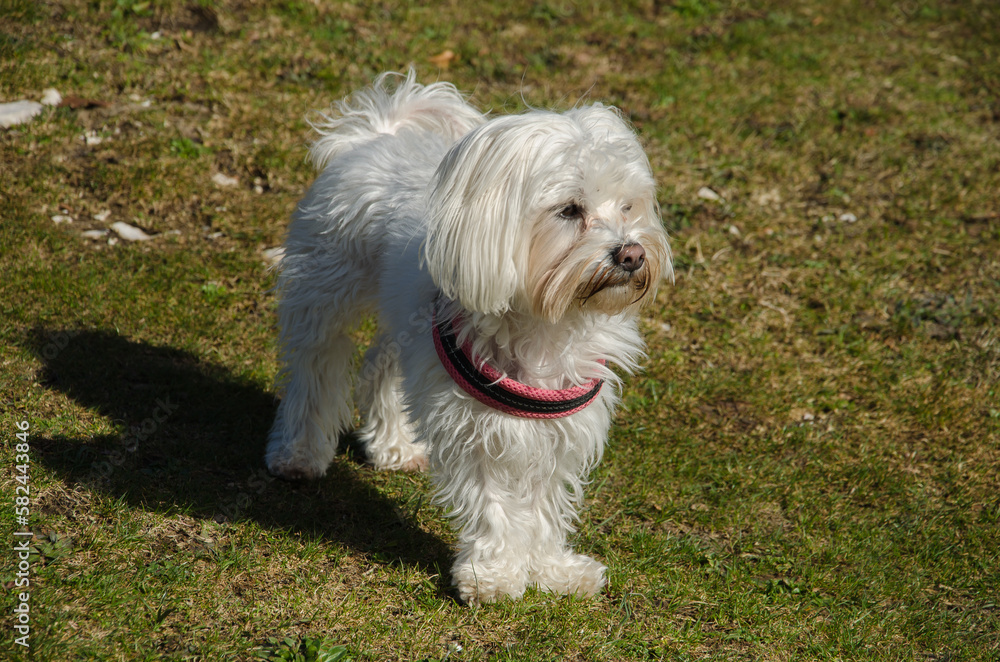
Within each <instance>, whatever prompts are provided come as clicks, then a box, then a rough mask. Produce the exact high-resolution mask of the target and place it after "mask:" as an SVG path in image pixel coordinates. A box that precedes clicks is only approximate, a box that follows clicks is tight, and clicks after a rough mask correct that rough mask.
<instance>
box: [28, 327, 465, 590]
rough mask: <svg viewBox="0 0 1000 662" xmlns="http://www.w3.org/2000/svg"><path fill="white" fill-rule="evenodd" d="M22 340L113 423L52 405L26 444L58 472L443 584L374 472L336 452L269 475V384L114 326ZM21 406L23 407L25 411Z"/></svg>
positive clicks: (436, 544) (111, 491) (59, 381)
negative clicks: (307, 477)
mask: <svg viewBox="0 0 1000 662" xmlns="http://www.w3.org/2000/svg"><path fill="white" fill-rule="evenodd" d="M27 343H28V346H29V348H30V349H31V351H33V352H34V353H35V354H36V355H37V356H38V357H39V358H40V359H41V361H42V362H43V364H44V369H43V373H42V375H41V378H40V380H39V381H40V382H41V384H42V385H43V386H45V387H46V388H49V389H52V390H55V391H59V392H61V393H64V394H65V395H67V396H68V397H70V398H71V399H72V400H73V401H75V402H76V403H77V404H78V405H80V406H81V407H82V408H84V409H85V410H89V411H91V412H95V413H97V414H99V415H101V416H103V417H105V418H107V419H111V420H112V421H114V422H115V424H116V427H118V428H120V429H121V430H122V433H121V434H111V435H102V436H93V435H91V434H89V433H86V432H72V430H74V429H80V428H84V427H87V424H86V423H85V422H83V423H81V422H79V421H77V420H73V419H74V418H75V417H74V416H64V415H63V416H61V415H53V416H52V418H53V419H54V420H55V421H57V423H56V425H61V426H62V427H63V428H64V429H67V430H71V432H65V433H60V434H54V435H37V434H33V435H32V437H31V440H32V446H31V448H32V453H33V459H34V461H36V462H40V463H42V464H44V465H45V466H46V467H47V468H49V469H51V470H52V471H54V472H55V473H56V474H57V475H59V476H60V477H61V478H62V479H63V480H64V481H66V482H68V483H74V484H83V485H86V486H87V487H88V488H89V489H92V490H96V491H100V492H104V493H106V494H108V495H109V496H111V497H114V498H115V499H117V500H121V501H123V502H124V503H125V504H127V505H128V506H129V507H133V508H144V509H151V510H155V511H157V512H162V513H166V514H174V513H178V512H182V513H186V514H188V515H192V516H194V517H200V518H212V519H215V520H217V521H223V520H225V521H233V520H239V519H252V520H254V521H256V522H257V523H259V524H260V525H261V526H264V527H268V528H276V529H282V530H285V531H289V532H293V533H298V534H302V535H306V536H315V537H319V538H322V539H325V540H330V541H335V542H338V543H341V544H343V545H345V546H347V547H349V548H351V549H352V550H355V551H359V552H362V553H364V554H365V555H367V556H369V557H370V558H372V559H373V560H375V561H376V562H380V563H386V564H402V565H407V566H412V567H416V568H419V569H422V570H425V571H427V572H429V573H436V574H437V575H438V577H439V579H438V582H439V587H440V589H441V591H442V592H443V593H449V590H448V589H447V588H446V587H445V586H444V584H443V583H441V582H442V580H441V579H440V577H441V575H442V573H441V572H440V568H441V567H442V566H443V565H445V564H446V563H447V562H448V558H449V556H450V552H449V549H448V546H447V545H446V544H445V542H444V541H442V540H441V539H440V538H439V537H437V536H436V535H433V534H431V533H428V532H427V531H424V530H423V529H421V528H420V527H419V526H418V525H417V524H416V522H415V521H414V518H413V515H412V513H407V512H406V510H407V508H405V507H401V504H400V503H399V502H397V501H394V500H393V499H391V498H389V497H387V496H385V495H383V494H382V493H381V492H380V491H379V490H378V489H376V488H375V487H374V486H373V485H372V483H371V482H368V481H367V480H366V479H368V478H373V477H374V472H369V470H368V469H366V468H362V467H360V466H359V465H358V462H350V461H345V459H344V458H338V459H337V460H335V461H334V463H333V465H332V466H331V467H330V469H329V470H328V472H327V475H326V477H325V478H323V479H321V480H318V481H312V482H305V483H289V482H285V481H282V480H277V479H275V478H273V477H271V476H270V475H268V473H267V471H266V470H265V469H264V466H263V451H264V442H265V439H266V437H267V432H268V429H269V428H270V425H271V421H272V420H273V418H274V411H275V407H276V403H275V400H274V396H273V394H271V393H268V392H267V391H265V390H263V389H261V388H260V387H258V386H257V385H254V384H251V383H250V382H249V380H243V379H240V378H237V377H236V376H234V375H233V374H231V373H230V372H228V371H227V370H226V369H224V368H221V367H219V366H215V365H211V364H207V363H206V362H204V361H202V360H199V359H198V358H197V357H195V356H194V355H192V354H190V353H188V352H185V351H182V350H178V349H173V348H169V347H157V346H154V345H150V344H146V343H141V342H133V341H130V340H128V339H126V338H122V337H121V336H118V335H116V334H114V333H109V332H104V331H76V330H69V329H44V328H36V329H35V330H33V331H32V332H31V333H30V334H29V336H28V338H27ZM23 413H24V414H25V415H26V416H27V417H28V418H29V419H30V413H31V412H23ZM60 419H62V420H61V422H59V421H60ZM341 445H342V446H343V445H344V444H343V443H342V444H341ZM347 452H348V454H351V453H353V454H354V455H355V456H357V455H358V453H357V450H356V449H355V450H353V451H352V450H348V451H347ZM424 502H426V501H424ZM418 503H419V501H418ZM54 507H56V508H58V505H55V506H54Z"/></svg>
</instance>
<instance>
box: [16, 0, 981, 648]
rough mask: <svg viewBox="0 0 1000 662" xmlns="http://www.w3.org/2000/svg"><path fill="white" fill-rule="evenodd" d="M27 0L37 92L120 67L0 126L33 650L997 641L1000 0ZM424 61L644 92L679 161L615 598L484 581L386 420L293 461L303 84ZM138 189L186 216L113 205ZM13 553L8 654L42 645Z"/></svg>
mask: <svg viewBox="0 0 1000 662" xmlns="http://www.w3.org/2000/svg"><path fill="white" fill-rule="evenodd" d="M0 15H2V16H3V17H4V20H3V21H0V101H11V100H15V99H19V98H30V99H38V98H40V97H41V94H42V91H43V90H44V89H45V88H47V87H55V88H57V89H59V90H60V92H62V94H63V95H64V96H66V97H69V96H72V97H75V98H77V99H78V100H83V101H84V102H83V103H77V104H74V105H75V106H76V107H61V108H57V109H47V110H45V111H44V112H43V113H42V115H40V116H39V117H38V118H36V119H35V120H34V121H33V122H31V123H30V124H26V125H22V126H18V127H13V128H11V129H7V130H3V131H2V133H0V219H2V220H0V246H2V249H0V313H2V316H0V320H2V323H0V339H2V342H0V364H2V370H0V399H2V401H3V407H2V413H0V438H2V439H3V448H4V454H3V458H4V463H3V465H2V466H0V482H2V483H3V495H4V498H3V506H2V510H0V521H2V523H3V526H2V527H0V532H2V533H3V535H4V536H8V533H9V532H12V531H14V530H16V529H17V528H18V527H16V522H15V519H14V517H15V511H14V507H15V503H16V501H15V499H16V495H15V487H16V486H17V485H19V483H18V481H17V476H18V470H17V469H16V468H15V467H16V460H15V456H16V446H15V444H16V441H17V439H16V438H15V436H14V435H15V433H16V432H17V428H16V423H17V422H18V421H28V422H29V423H30V426H31V428H30V436H29V441H30V448H31V459H32V461H31V464H30V488H31V499H32V501H31V523H32V528H33V529H34V531H35V532H36V537H35V539H34V541H33V546H32V553H31V573H32V574H31V580H32V583H31V587H30V607H31V639H30V641H31V650H30V657H33V658H34V659H39V660H63V659H101V660H105V659H106V660H146V659H149V660H159V659H169V660H181V659H204V660H229V659H232V660H246V659H262V660H323V659H326V660H388V659H402V660H446V659H447V660H452V661H454V660H587V661H590V660H657V659H664V660H702V659H717V660H737V659H740V660H775V661H784V660H915V661H916V660H919V661H930V660H934V661H940V662H943V661H945V660H949V661H959V660H997V659H1000V612H998V597H997V596H998V591H997V587H998V586H1000V496H998V495H1000V332H998V325H1000V257H998V256H1000V203H998V199H1000V198H998V195H997V191H1000V101H998V99H1000V27H998V26H1000V9H998V8H997V7H996V5H995V3H993V2H991V1H990V0H979V1H976V0H969V1H967V2H957V1H947V0H919V1H900V2H896V3H891V2H867V3H860V2H847V1H846V0H845V1H838V2H834V3H821V2H818V1H816V0H799V1H797V2H793V3H784V2H770V1H765V2H763V3H756V4H753V5H747V4H745V3H741V2H735V1H728V0H726V1H708V0H684V1H680V0H678V1H676V2H668V3H659V2H656V3H651V2H634V3H632V2H630V3H626V4H625V5H621V4H616V3H605V2H592V3H570V2H514V3H493V4H487V5H485V6H481V7H475V8H473V5H471V4H467V5H461V4H452V5H448V6H432V7H427V6H415V5H409V4H405V3H395V2H388V3H357V4H355V3H327V2H298V1H294V2H293V1H289V2H230V1H228V0H226V1H214V0H196V1H194V2H187V1H184V2H182V1H180V0H170V1H167V2H142V1H139V0H94V1H91V2H82V1H75V0H70V1H67V2H60V3H54V2H33V1H30V0H28V1H26V0H0ZM448 49H450V50H452V51H453V52H454V53H455V54H456V55H457V59H455V60H453V61H452V62H451V65H450V67H449V68H448V69H447V70H439V69H438V68H437V67H435V66H434V65H433V64H432V63H431V62H430V58H432V57H434V56H436V55H438V54H439V53H441V52H443V51H445V50H448ZM411 63H412V64H414V65H416V67H417V69H418V72H419V75H420V78H421V80H423V81H425V82H430V81H433V80H436V79H443V80H450V81H452V82H454V83H455V84H456V85H458V86H459V88H461V89H463V90H467V91H469V92H470V93H471V95H472V97H471V98H472V101H473V103H475V104H476V105H478V106H480V107H483V108H489V109H492V110H493V111H494V112H497V113H501V112H508V111H512V112H516V111H518V110H520V109H522V108H523V107H524V106H525V105H526V104H530V105H532V106H535V107H555V108H566V107H569V106H571V105H573V104H574V103H577V102H578V101H579V100H581V99H582V100H602V101H606V102H609V103H613V104H616V105H618V106H620V107H622V108H623V109H624V110H625V111H626V112H627V113H628V114H629V116H630V117H631V119H632V121H633V123H634V124H635V125H636V127H637V129H638V131H639V133H640V135H641V137H642V139H643V141H644V143H645V144H646V147H647V150H648V153H649V155H650V160H651V162H652V165H653V169H654V171H655V173H656V176H657V178H658V182H659V186H660V203H661V206H662V209H663V211H664V222H665V223H666V225H667V228H668V230H669V231H670V234H671V237H672V245H673V250H674V255H675V261H676V271H677V276H676V281H675V283H673V284H665V285H664V287H662V288H661V292H660V294H659V295H658V298H657V300H656V302H654V303H653V304H652V305H651V306H650V307H649V308H647V309H646V310H645V312H644V322H643V326H644V329H645V331H646V335H647V338H648V340H649V358H648V360H647V362H646V367H645V372H644V373H643V374H641V375H638V376H636V377H634V378H632V379H631V380H630V381H629V383H628V386H627V389H626V391H625V393H624V398H623V411H622V412H621V415H620V416H619V418H618V421H617V425H616V426H615V427H614V428H613V431H612V437H611V443H610V449H609V451H608V453H607V455H606V457H605V461H604V462H603V464H602V465H601V466H600V467H599V468H598V470H597V471H596V472H595V474H594V476H593V482H592V485H591V487H590V489H589V491H588V493H587V501H586V508H585V511H584V512H583V513H582V519H581V522H580V527H579V532H578V534H577V536H576V543H577V546H578V548H579V549H581V550H582V551H585V552H587V553H589V554H593V555H596V556H598V557H600V558H601V559H603V560H604V561H605V562H606V563H607V565H608V566H609V577H610V585H609V588H608V589H607V591H606V592H605V593H604V594H602V595H601V596H600V597H598V598H596V599H594V600H591V601H583V600H577V599H572V598H556V597H553V596H550V595H547V594H542V593H538V592H529V594H528V595H527V596H526V597H525V599H524V600H523V601H520V602H516V603H513V602H504V603H500V604H495V605H488V606H484V607H480V608H467V607H464V606H461V605H459V604H458V603H457V602H456V601H455V599H454V594H453V593H452V591H451V589H450V585H449V577H448V568H449V566H450V562H451V561H450V557H451V549H452V545H453V542H454V538H453V536H452V534H451V532H450V531H449V529H448V527H447V524H446V522H445V520H444V519H443V517H442V513H441V512H440V511H439V510H438V509H437V508H436V507H434V506H432V505H430V504H429V492H428V487H429V486H428V481H427V480H426V478H425V477H423V476H410V475H394V474H382V473H376V472H374V471H373V470H371V469H370V468H368V467H367V466H365V465H364V464H363V463H362V462H361V461H360V459H359V454H358V452H357V450H356V449H354V448H348V449H347V450H346V452H345V453H344V454H343V455H341V456H340V457H338V459H337V460H336V461H335V463H334V465H333V466H332V467H331V469H330V472H329V475H328V476H327V477H326V478H325V479H323V480H321V481H318V482H316V483H311V484H303V485H290V484H287V483H284V482H281V481H276V480H273V479H271V478H270V477H269V476H268V475H267V473H266V471H265V470H264V468H263V464H262V452H263V446H264V439H265V436H266V433H267V430H268V428H269V426H270V423H271V420H272V418H273V415H274V391H273V388H272V380H273V377H274V374H275V372H276V370H277V365H276V358H275V346H274V344H275V329H274V314H273V307H272V303H273V297H272V295H271V294H270V292H269V290H270V288H271V287H272V285H273V275H272V274H271V273H270V272H268V270H267V268H266V266H265V257H264V253H263V251H264V250H265V249H267V248H270V247H274V246H277V245H279V244H280V242H281V237H282V233H283V231H284V228H285V226H286V224H287V220H288V218H289V215H290V213H291V212H292V210H293V209H294V208H295V205H296V203H297V201H298V199H299V197H300V196H301V195H302V193H303V191H304V190H305V188H306V187H307V186H308V184H309V182H310V181H311V178H312V176H313V173H311V172H310V170H309V168H308V166H307V164H306V163H305V161H304V156H305V150H306V145H307V143H308V140H309V134H308V125H307V123H306V121H305V118H306V117H307V115H308V113H309V112H310V111H313V110H322V109H324V108H326V107H328V105H329V104H330V102H331V101H333V100H335V99H337V98H339V97H340V96H342V95H344V94H346V93H349V92H350V91H352V90H354V89H357V88H358V87H361V86H363V85H365V84H367V83H368V82H370V80H371V78H373V77H374V76H375V75H376V74H378V73H380V72H381V71H384V70H387V69H392V70H402V69H405V68H406V67H407V66H409V65H410V64H411ZM86 136H90V137H91V143H93V142H94V141H93V138H94V137H98V138H101V139H102V140H101V141H100V142H99V143H96V144H88V143H87V141H86V140H85V137H86ZM215 173H222V174H225V175H227V176H228V177H234V178H236V180H237V181H238V184H237V185H236V186H233V187H220V186H218V185H216V184H214V183H213V182H212V180H211V177H212V175H213V174H215ZM704 186H707V187H710V188H712V189H713V190H714V191H716V192H717V193H718V194H719V195H720V196H721V198H722V199H721V200H719V201H709V200H705V199H703V198H701V197H699V196H698V194H697V193H698V190H699V189H700V188H701V187H704ZM56 214H61V215H69V216H71V217H72V218H73V219H74V222H73V223H72V224H67V223H63V224H58V225H57V224H55V223H54V222H53V221H52V220H51V217H52V216H54V215H56ZM105 214H107V215H105ZM95 217H96V218H95ZM102 219H103V220H102ZM115 221H125V222H127V223H130V224H132V225H136V226H139V227H142V228H143V229H145V230H146V231H147V232H148V233H150V234H152V235H153V239H152V240H151V241H149V242H144V243H139V244H129V243H127V242H124V241H121V242H118V243H115V244H110V243H109V242H108V238H107V236H106V237H104V238H103V239H86V238H84V237H83V236H82V232H83V231H84V230H91V229H104V228H107V227H109V226H110V224H111V223H113V222H115ZM109 236H113V235H109ZM371 334H372V328H371V325H370V324H366V325H365V326H364V327H363V330H362V331H361V332H359V337H360V338H367V337H370V336H371ZM6 540H7V541H8V542H4V544H3V547H4V548H5V549H9V548H10V547H11V546H12V544H9V541H11V540H13V536H9V537H8V538H7V539H6ZM15 542H16V541H15ZM16 565H17V557H16V554H15V552H14V551H7V552H4V553H3V562H2V563H0V573H2V574H0V579H2V581H3V582H4V587H5V590H4V592H3V593H2V599H0V606H2V616H0V632H2V634H3V643H2V644H0V647H2V650H3V653H0V656H3V655H15V656H18V657H21V658H25V659H27V658H28V657H29V654H27V653H26V652H25V651H23V650H21V648H20V647H18V646H16V645H15V644H14V643H13V640H14V636H15V634H14V624H15V621H14V616H13V609H14V608H15V607H16V606H17V604H18V598H17V593H18V590H19V589H17V588H16V587H15V586H14V581H15V578H16V575H15V572H16Z"/></svg>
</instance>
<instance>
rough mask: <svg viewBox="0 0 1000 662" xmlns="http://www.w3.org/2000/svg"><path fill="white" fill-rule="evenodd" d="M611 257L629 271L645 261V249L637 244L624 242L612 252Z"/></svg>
mask: <svg viewBox="0 0 1000 662" xmlns="http://www.w3.org/2000/svg"><path fill="white" fill-rule="evenodd" d="M613 258H614V260H615V264H617V265H618V266H619V267H621V268H622V269H624V270H625V271H628V272H629V273H631V272H633V271H635V270H637V269H639V268H641V267H642V265H643V263H645V262H646V250H645V249H644V248H643V247H642V246H640V245H639V244H625V245H624V246H622V247H621V248H619V249H618V250H616V251H615V252H614V255H613Z"/></svg>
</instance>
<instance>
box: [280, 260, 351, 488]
mask: <svg viewBox="0 0 1000 662" xmlns="http://www.w3.org/2000/svg"><path fill="white" fill-rule="evenodd" d="M327 275H329V274H327ZM330 281H334V282H335V281H337V279H336V278H330V279H329V281H327V282H330ZM340 283H341V284H343V283H344V279H343V278H342V279H340ZM325 284H326V283H324V282H323V281H322V280H320V279H318V278H312V279H309V278H301V277H300V278H298V279H296V280H293V281H288V282H286V283H284V284H282V283H279V288H280V287H281V286H282V285H284V288H283V289H281V290H280V291H281V300H280V302H279V305H278V318H279V324H280V328H281V357H280V358H281V361H282V364H283V367H282V372H281V375H280V377H279V383H281V384H282V385H283V391H284V395H283V398H282V400H281V404H280V405H279V406H278V412H277V415H276V416H275V420H274V425H273V426H272V428H271V433H270V435H269V441H268V445H267V454H266V457H265V461H266V463H267V467H268V469H269V470H270V471H271V473H273V474H275V475H277V476H281V477H283V478H288V479H301V478H318V477H320V476H322V475H323V474H324V473H325V472H326V468H327V467H328V466H329V464H330V462H331V461H332V460H333V457H334V455H335V454H336V451H337V441H338V438H339V436H340V434H341V433H342V432H344V431H346V430H347V429H348V428H349V427H350V425H351V423H352V419H353V416H354V405H353V401H352V398H351V386H352V381H353V380H352V376H351V372H350V368H351V357H352V355H353V353H354V342H353V341H352V340H351V337H350V335H349V332H350V331H351V329H352V328H353V325H354V323H355V322H356V321H357V320H358V319H360V317H361V316H362V315H363V314H364V312H365V311H364V310H363V307H362V306H361V305H360V303H361V301H362V297H360V296H358V294H359V293H358V292H356V291H355V292H348V291H345V289H344V288H342V287H341V288H335V287H326V288H325V287H324V285H325ZM321 293H325V294H321Z"/></svg>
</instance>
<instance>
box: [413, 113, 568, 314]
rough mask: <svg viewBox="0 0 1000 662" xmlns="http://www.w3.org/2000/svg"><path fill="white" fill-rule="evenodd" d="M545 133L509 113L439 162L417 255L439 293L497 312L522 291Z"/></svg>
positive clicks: (470, 306) (528, 119) (467, 138)
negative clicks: (426, 225)
mask: <svg viewBox="0 0 1000 662" xmlns="http://www.w3.org/2000/svg"><path fill="white" fill-rule="evenodd" d="M547 133H548V132H547V131H546V129H545V126H544V123H543V122H542V121H541V120H540V118H534V117H531V116H524V115H521V116H509V117H503V118H498V119H495V120H493V121H492V122H488V123H487V124H485V125H483V126H481V127H479V128H477V129H475V130H473V131H472V132H471V133H469V134H468V135H466V136H465V137H464V138H463V139H462V140H461V141H459V142H458V143H457V144H456V145H455V146H454V147H452V149H451V151H449V152H448V154H447V155H446V156H445V158H444V160H443V161H442V162H441V164H440V166H438V170H437V173H436V175H435V178H434V183H433V187H432V190H431V193H430V198H429V201H428V213H429V218H428V229H427V239H426V242H425V244H424V247H423V255H422V257H423V261H424V263H425V264H426V265H427V269H428V271H429V272H430V274H431V276H432V277H433V279H434V282H435V284H436V285H437V286H438V287H439V288H441V291H442V292H443V293H444V294H445V296H447V297H449V298H451V299H454V300H457V301H458V302H459V303H461V305H462V307H463V308H465V309H466V310H472V311H476V312H483V313H493V314H500V313H503V312H504V311H506V310H507V309H509V308H510V307H511V304H512V302H513V300H514V298H515V297H516V296H517V295H518V293H519V292H520V291H521V290H522V288H523V286H524V283H523V278H524V273H525V270H526V266H527V242H528V237H529V236H530V232H529V231H528V228H527V226H528V223H529V222H530V220H531V219H530V218H529V216H530V215H531V214H533V213H535V211H534V210H533V207H534V205H535V204H537V199H536V198H537V196H538V193H539V192H538V191H537V190H536V187H535V186H534V185H533V183H532V182H533V181H534V180H535V178H536V177H537V174H538V173H537V172H536V170H538V168H539V163H538V161H539V158H540V154H541V151H542V149H543V145H544V142H545V140H544V138H545V136H546V134H547Z"/></svg>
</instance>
